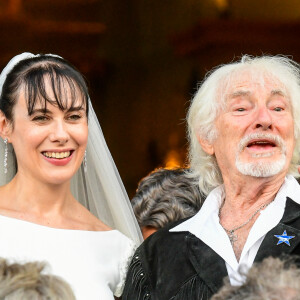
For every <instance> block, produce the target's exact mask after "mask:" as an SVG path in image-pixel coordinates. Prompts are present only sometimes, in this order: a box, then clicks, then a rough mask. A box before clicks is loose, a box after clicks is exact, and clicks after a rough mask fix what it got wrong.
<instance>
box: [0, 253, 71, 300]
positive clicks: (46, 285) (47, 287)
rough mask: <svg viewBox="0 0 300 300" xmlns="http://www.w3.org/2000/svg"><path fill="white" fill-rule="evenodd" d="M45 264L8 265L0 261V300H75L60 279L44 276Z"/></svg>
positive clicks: (66, 285) (69, 288)
mask: <svg viewBox="0 0 300 300" xmlns="http://www.w3.org/2000/svg"><path fill="white" fill-rule="evenodd" d="M45 267H46V264H45V263H41V262H30V263H25V264H18V263H12V264H9V263H8V262H7V261H6V260H5V259H0V299H1V300H50V299H51V300H75V296H74V294H73V292H72V289H71V287H70V286H69V285H68V284H67V283H66V282H65V281H64V280H63V279H61V278H59V277H57V276H54V275H48V274H45Z"/></svg>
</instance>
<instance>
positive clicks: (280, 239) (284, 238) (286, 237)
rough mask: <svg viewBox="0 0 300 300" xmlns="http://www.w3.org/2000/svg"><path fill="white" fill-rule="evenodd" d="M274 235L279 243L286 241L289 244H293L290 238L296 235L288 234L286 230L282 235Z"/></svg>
mask: <svg viewBox="0 0 300 300" xmlns="http://www.w3.org/2000/svg"><path fill="white" fill-rule="evenodd" d="M274 236H275V237H277V238H278V243H277V245H280V244H282V243H285V244H287V245H288V246H291V244H290V239H293V238H294V237H295V236H294V235H287V233H286V230H285V231H284V232H283V234H282V235H274Z"/></svg>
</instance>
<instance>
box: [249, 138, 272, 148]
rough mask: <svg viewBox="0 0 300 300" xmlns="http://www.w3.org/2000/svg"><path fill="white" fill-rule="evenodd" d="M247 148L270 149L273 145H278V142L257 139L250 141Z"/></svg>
mask: <svg viewBox="0 0 300 300" xmlns="http://www.w3.org/2000/svg"><path fill="white" fill-rule="evenodd" d="M246 147H247V148H253V149H254V148H260V149H269V148H273V147H277V145H276V143H275V142H274V141H270V140H255V141H250V143H249V144H247V146H246Z"/></svg>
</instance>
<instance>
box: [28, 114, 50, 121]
mask: <svg viewBox="0 0 300 300" xmlns="http://www.w3.org/2000/svg"><path fill="white" fill-rule="evenodd" d="M49 119H50V118H49V117H48V116H47V115H37V116H35V117H33V118H32V121H36V122H46V121H48V120H49Z"/></svg>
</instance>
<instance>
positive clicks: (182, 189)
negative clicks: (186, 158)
mask: <svg viewBox="0 0 300 300" xmlns="http://www.w3.org/2000/svg"><path fill="white" fill-rule="evenodd" d="M188 173H189V169H171V170H169V169H163V168H161V169H156V170H154V171H153V172H151V173H150V174H149V175H147V176H146V177H144V178H143V179H142V180H141V181H140V182H139V185H138V188H137V191H136V194H135V196H134V197H133V198H132V200H131V204H132V207H133V211H134V214H135V216H136V218H137V221H138V223H139V225H140V228H141V230H142V233H143V237H144V239H146V238H147V237H148V236H150V235H151V234H152V233H154V232H156V231H157V230H159V229H161V228H163V227H165V226H166V225H168V224H169V223H171V222H174V221H178V220H181V219H184V218H187V217H191V216H193V215H195V214H196V213H197V212H198V211H199V209H200V207H201V205H202V202H203V198H202V195H201V193H200V190H199V186H198V185H197V184H196V183H195V181H193V180H191V178H190V176H189V175H188Z"/></svg>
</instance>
